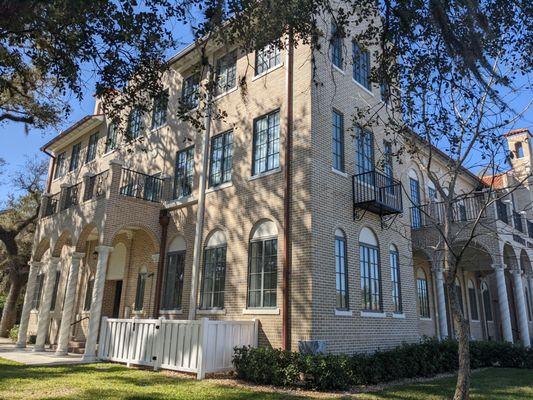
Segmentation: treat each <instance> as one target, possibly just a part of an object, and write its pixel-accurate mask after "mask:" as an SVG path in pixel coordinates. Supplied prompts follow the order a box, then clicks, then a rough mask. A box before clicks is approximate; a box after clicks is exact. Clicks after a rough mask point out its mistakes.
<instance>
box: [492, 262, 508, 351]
mask: <svg viewBox="0 0 533 400" xmlns="http://www.w3.org/2000/svg"><path fill="white" fill-rule="evenodd" d="M492 268H493V269H494V271H495V273H496V282H497V285H498V303H499V305H500V318H501V322H502V330H503V340H505V341H506V342H509V343H513V331H512V329H511V314H510V313H509V299H508V298H507V287H506V285H505V272H504V270H505V264H492Z"/></svg>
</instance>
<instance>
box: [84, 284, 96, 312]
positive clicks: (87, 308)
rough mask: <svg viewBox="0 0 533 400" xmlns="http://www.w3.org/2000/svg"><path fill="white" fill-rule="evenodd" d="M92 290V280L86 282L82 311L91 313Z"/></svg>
mask: <svg viewBox="0 0 533 400" xmlns="http://www.w3.org/2000/svg"><path fill="white" fill-rule="evenodd" d="M93 288H94V278H92V279H89V282H87V290H86V291H85V301H84V302H83V311H91V304H92V302H93Z"/></svg>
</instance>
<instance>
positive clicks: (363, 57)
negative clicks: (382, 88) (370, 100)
mask: <svg viewBox="0 0 533 400" xmlns="http://www.w3.org/2000/svg"><path fill="white" fill-rule="evenodd" d="M352 48H353V79H355V80H356V81H357V82H359V83H360V84H361V85H362V86H364V87H365V88H367V89H368V90H370V53H369V52H368V51H367V50H363V49H362V48H361V47H360V46H359V45H358V44H357V43H356V42H353V45H352Z"/></svg>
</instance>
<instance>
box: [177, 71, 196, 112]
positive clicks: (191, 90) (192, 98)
mask: <svg viewBox="0 0 533 400" xmlns="http://www.w3.org/2000/svg"><path fill="white" fill-rule="evenodd" d="M199 94H200V77H199V75H198V74H194V75H191V76H189V77H188V78H187V79H185V80H184V81H183V88H182V90H181V105H182V107H184V108H185V109H187V110H191V109H193V108H195V107H197V106H198V100H199Z"/></svg>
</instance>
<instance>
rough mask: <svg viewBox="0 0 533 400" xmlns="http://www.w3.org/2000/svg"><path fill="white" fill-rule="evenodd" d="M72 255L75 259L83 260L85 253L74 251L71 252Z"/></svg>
mask: <svg viewBox="0 0 533 400" xmlns="http://www.w3.org/2000/svg"><path fill="white" fill-rule="evenodd" d="M71 257H72V258H73V259H76V260H81V259H82V258H83V257H85V253H80V252H78V251H74V252H73V253H72V254H71Z"/></svg>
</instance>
